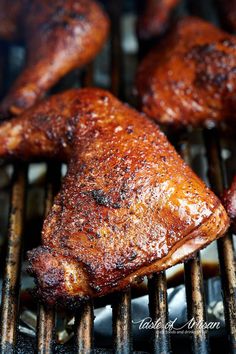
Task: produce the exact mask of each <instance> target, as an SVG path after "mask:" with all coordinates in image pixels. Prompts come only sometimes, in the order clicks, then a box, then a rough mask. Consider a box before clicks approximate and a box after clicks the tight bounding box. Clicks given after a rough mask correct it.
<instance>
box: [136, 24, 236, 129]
mask: <svg viewBox="0 0 236 354" xmlns="http://www.w3.org/2000/svg"><path fill="white" fill-rule="evenodd" d="M136 88H137V93H138V96H139V99H140V104H141V107H142V110H143V111H144V112H145V113H147V114H148V115H149V116H150V117H152V118H154V119H155V120H157V121H158V122H159V123H162V124H166V125H173V126H177V127H178V126H186V125H195V126H196V125H201V124H204V123H205V124H206V123H207V122H210V121H214V122H218V121H222V120H224V119H227V118H235V117H236V109H235V107H236V95H235V90H236V38H235V37H234V36H232V35H229V34H228V33H226V32H223V31H221V30H220V29H218V28H216V27H215V26H213V25H212V24H210V23H208V22H206V21H204V20H201V19H199V18H194V17H187V18H184V19H182V20H180V21H179V22H178V23H177V24H176V26H175V27H174V28H173V30H172V32H171V33H170V35H169V36H168V37H166V38H165V40H164V42H162V44H160V45H159V46H157V47H156V48H155V49H153V50H152V51H151V52H150V53H149V54H148V55H147V56H146V58H144V60H143V62H142V63H141V65H140V67H139V70H138V73H137V79H136Z"/></svg>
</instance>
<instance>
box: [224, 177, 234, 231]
mask: <svg viewBox="0 0 236 354" xmlns="http://www.w3.org/2000/svg"><path fill="white" fill-rule="evenodd" d="M222 201H223V204H224V206H225V209H226V211H227V213H228V215H229V217H230V219H231V220H232V225H233V230H234V231H235V232H236V176H235V177H234V180H233V182H232V185H231V187H230V188H229V189H228V190H226V191H225V193H224V195H223V198H222Z"/></svg>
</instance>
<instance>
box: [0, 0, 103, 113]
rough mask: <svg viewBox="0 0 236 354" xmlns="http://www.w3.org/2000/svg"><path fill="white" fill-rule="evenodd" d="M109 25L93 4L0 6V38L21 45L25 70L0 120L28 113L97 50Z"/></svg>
mask: <svg viewBox="0 0 236 354" xmlns="http://www.w3.org/2000/svg"><path fill="white" fill-rule="evenodd" d="M108 27H109V21H108V18H107V16H106V15H105V13H104V12H103V11H102V9H101V8H100V7H99V5H98V4H97V3H96V2H95V1H93V0H54V1H49V0H23V1H22V0H16V1H14V2H13V4H12V1H6V0H3V1H1V2H0V37H2V38H6V39H19V38H18V34H19V33H21V34H22V37H23V38H20V39H22V40H23V41H24V42H25V45H26V64H25V68H24V69H23V71H22V72H21V73H20V75H19V77H18V78H17V80H16V81H15V83H14V84H13V86H12V88H11V89H10V92H9V93H8V95H7V96H6V97H5V99H4V100H3V102H2V103H1V105H0V115H1V116H3V117H8V116H10V115H17V114H19V113H21V112H22V111H23V110H24V109H26V108H29V107H31V106H32V105H33V104H34V103H35V102H36V101H37V100H39V99H40V98H41V97H42V96H43V95H44V94H45V93H46V92H47V91H48V90H49V89H50V88H51V87H52V86H53V85H54V84H55V83H56V82H57V81H58V80H59V79H60V78H62V77H63V76H64V75H65V74H67V73H68V72H70V71H71V70H73V69H75V68H78V67H81V66H83V65H84V64H86V63H88V62H89V61H90V60H91V59H92V58H93V57H94V56H95V55H96V54H97V53H98V52H99V51H100V49H101V48H102V45H103V44H104V42H105V40H106V37H107V34H108Z"/></svg>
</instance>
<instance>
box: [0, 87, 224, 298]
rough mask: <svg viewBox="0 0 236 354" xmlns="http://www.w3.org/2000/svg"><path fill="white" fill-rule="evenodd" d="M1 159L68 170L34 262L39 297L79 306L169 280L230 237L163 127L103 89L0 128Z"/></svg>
mask: <svg viewBox="0 0 236 354" xmlns="http://www.w3.org/2000/svg"><path fill="white" fill-rule="evenodd" d="M0 143H1V144H0V157H4V158H23V159H30V158H34V157H43V158H45V157H50V158H59V159H64V160H66V161H67V162H68V163H69V166H68V172H67V175H66V177H65V178H64V180H63V185H62V189H61V191H60V193H59V194H58V196H57V197H56V199H55V202H54V205H53V207H52V210H51V212H50V213H49V215H48V217H47V218H46V220H45V222H44V227H43V245H42V246H41V247H38V248H36V249H35V250H33V251H31V252H30V253H29V260H30V271H31V273H32V274H33V275H34V276H35V278H36V281H37V289H38V294H39V296H40V297H41V298H43V299H44V300H45V301H46V302H47V303H50V304H53V303H60V304H62V305H63V304H66V303H68V304H71V305H72V304H74V305H76V304H78V303H79V301H80V300H81V299H82V298H88V297H96V296H101V295H104V294H107V293H109V292H111V291H114V290H118V289H122V288H124V287H126V286H128V285H129V284H130V283H131V282H132V281H134V280H135V279H137V278H138V277H140V276H144V275H146V274H150V273H152V272H156V271H161V270H163V269H165V268H167V267H170V266H172V265H174V264H176V263H178V262H181V261H183V260H184V259H186V258H189V257H192V256H193V254H194V252H196V251H197V250H199V249H201V248H203V247H205V246H206V245H207V244H209V243H210V242H211V241H213V240H214V239H216V238H217V237H219V236H221V235H223V233H224V232H225V231H226V229H227V227H228V217H227V214H226V212H225V210H224V208H223V206H222V205H221V204H220V201H219V200H218V198H217V197H216V196H215V195H214V194H213V193H212V192H211V191H210V190H209V189H208V188H207V187H206V186H205V185H204V184H203V182H202V181H201V180H200V179H199V178H198V177H197V176H196V175H195V174H194V173H193V172H192V170H191V169H190V168H189V167H187V166H186V165H185V163H184V162H183V161H182V159H181V158H180V157H179V156H178V155H177V153H176V151H175V150H174V148H173V147H172V146H171V145H170V143H169V142H168V141H167V139H166V138H165V136H164V135H163V133H161V132H160V130H159V129H158V127H157V126H156V125H155V124H154V123H153V122H151V121H149V120H148V119H147V118H146V117H145V116H143V115H141V114H139V113H138V112H136V111H135V110H133V109H131V108H129V107H128V106H126V105H124V104H122V103H120V102H119V101H118V100H117V99H115V98H114V97H113V96H112V95H111V94H110V93H108V92H106V91H103V90H100V89H82V90H71V91H68V92H65V93H63V94H59V95H55V96H53V97H51V98H50V99H48V100H45V101H43V102H41V103H39V104H38V105H37V106H36V107H34V108H31V109H30V110H28V111H26V112H25V113H24V114H23V115H21V116H19V117H17V118H14V119H12V120H11V121H9V122H4V123H2V124H1V125H0Z"/></svg>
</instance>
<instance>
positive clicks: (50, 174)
mask: <svg viewBox="0 0 236 354" xmlns="http://www.w3.org/2000/svg"><path fill="white" fill-rule="evenodd" d="M60 178H61V165H60V164H55V163H51V164H49V165H48V169H47V181H46V193H45V212H44V215H45V217H46V216H47V214H48V213H49V211H50V209H51V207H52V204H53V199H54V196H55V194H56V193H57V191H58V189H59V186H60ZM37 319H38V323H37V330H38V333H37V339H38V343H37V344H38V353H40V354H49V353H52V352H53V345H54V327H55V311H54V310H53V309H48V308H46V307H45V306H43V305H41V306H40V307H39V313H38V317H37Z"/></svg>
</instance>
